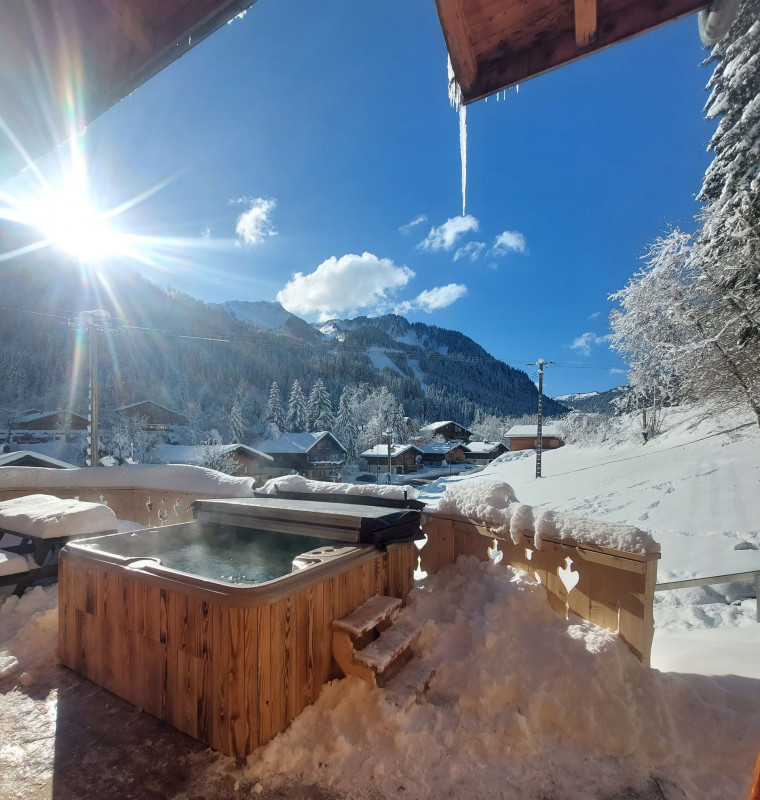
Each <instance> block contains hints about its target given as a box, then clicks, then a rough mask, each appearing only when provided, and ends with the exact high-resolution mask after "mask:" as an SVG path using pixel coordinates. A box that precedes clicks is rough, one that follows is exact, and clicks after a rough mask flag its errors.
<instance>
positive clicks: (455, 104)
mask: <svg viewBox="0 0 760 800" xmlns="http://www.w3.org/2000/svg"><path fill="white" fill-rule="evenodd" d="M446 72H447V73H448V79H449V103H451V107H452V108H454V109H455V110H456V111H458V112H459V157H460V159H461V161H462V216H465V213H466V212H465V209H466V207H467V109H466V108H465V106H464V105H462V90H461V89H460V88H459V84H458V83H457V79H456V76H455V75H454V68H453V67H452V66H451V58H449V59H448V63H447V66H446Z"/></svg>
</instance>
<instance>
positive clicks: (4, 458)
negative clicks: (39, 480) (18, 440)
mask: <svg viewBox="0 0 760 800" xmlns="http://www.w3.org/2000/svg"><path fill="white" fill-rule="evenodd" d="M22 462H23V463H22ZM30 462H34V463H30ZM18 466H23V467H49V468H52V469H79V467H78V466H77V465H76V464H69V462H68V461H61V460H60V459H59V458H53V456H46V455H44V454H43V453H37V452H35V451H34V450H17V451H16V452H14V453H2V454H0V467H18Z"/></svg>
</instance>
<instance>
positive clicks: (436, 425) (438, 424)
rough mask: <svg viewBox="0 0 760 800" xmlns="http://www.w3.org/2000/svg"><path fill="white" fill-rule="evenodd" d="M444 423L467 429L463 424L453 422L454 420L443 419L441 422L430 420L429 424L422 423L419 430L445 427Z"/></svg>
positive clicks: (434, 429) (435, 429) (433, 429)
mask: <svg viewBox="0 0 760 800" xmlns="http://www.w3.org/2000/svg"><path fill="white" fill-rule="evenodd" d="M446 425H459V427H460V428H461V429H462V430H464V431H466V430H467V428H465V426H464V425H460V423H458V422H454V420H451V419H447V420H444V421H443V422H431V423H430V424H429V425H423V426H422V427H421V428H420V430H423V431H437V430H438V429H439V428H445V427H446Z"/></svg>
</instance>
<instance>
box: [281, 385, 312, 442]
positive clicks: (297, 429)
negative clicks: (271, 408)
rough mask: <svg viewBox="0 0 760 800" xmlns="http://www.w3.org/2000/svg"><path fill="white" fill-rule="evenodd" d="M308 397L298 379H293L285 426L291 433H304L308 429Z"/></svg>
mask: <svg viewBox="0 0 760 800" xmlns="http://www.w3.org/2000/svg"><path fill="white" fill-rule="evenodd" d="M306 422H307V420H306V398H305V397H304V395H303V389H301V384H300V383H299V382H298V380H297V379H296V380H294V381H293V385H292V386H291V388H290V397H289V398H288V416H287V419H286V420H285V427H286V428H287V430H289V431H290V432H291V433H303V432H304V431H305V430H306Z"/></svg>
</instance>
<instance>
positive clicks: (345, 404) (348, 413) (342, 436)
mask: <svg viewBox="0 0 760 800" xmlns="http://www.w3.org/2000/svg"><path fill="white" fill-rule="evenodd" d="M335 436H336V438H337V439H338V441H339V442H340V443H341V444H342V445H343V447H345V448H346V463H347V464H356V462H357V461H358V460H359V447H358V442H359V426H358V424H357V421H356V408H355V401H354V392H353V390H352V389H351V388H350V387H347V388H345V389H344V390H343V392H342V393H341V395H340V400H339V402H338V416H337V418H336V420H335Z"/></svg>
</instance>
